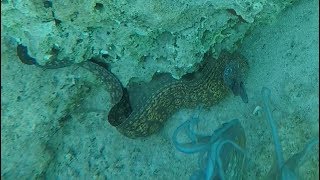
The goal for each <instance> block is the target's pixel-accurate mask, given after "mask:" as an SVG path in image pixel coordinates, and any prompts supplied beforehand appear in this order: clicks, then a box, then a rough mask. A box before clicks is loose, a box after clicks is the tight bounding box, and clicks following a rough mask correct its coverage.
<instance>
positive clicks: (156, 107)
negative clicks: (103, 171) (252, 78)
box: [108, 52, 248, 138]
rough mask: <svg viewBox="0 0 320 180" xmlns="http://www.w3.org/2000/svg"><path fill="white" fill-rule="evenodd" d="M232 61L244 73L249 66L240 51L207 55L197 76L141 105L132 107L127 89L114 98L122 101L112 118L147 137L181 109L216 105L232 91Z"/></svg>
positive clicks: (120, 126)
mask: <svg viewBox="0 0 320 180" xmlns="http://www.w3.org/2000/svg"><path fill="white" fill-rule="evenodd" d="M229 63H236V64H238V66H237V67H239V69H238V72H240V73H241V74H243V75H244V74H245V72H246V71H247V69H248V64H247V61H246V60H245V59H244V57H243V56H241V55H240V54H229V53H226V52H225V53H222V55H221V56H220V58H219V59H213V58H210V57H207V58H205V63H204V65H203V67H202V68H201V69H200V70H199V71H198V72H197V74H198V75H197V76H196V77H194V78H192V79H188V80H186V79H181V80H179V81H176V82H173V83H170V84H167V85H164V86H163V87H162V88H159V89H158V90H157V91H155V92H154V93H152V95H151V96H150V97H146V98H145V99H144V100H142V101H141V102H144V103H143V104H140V105H139V106H138V107H131V104H130V101H129V95H128V93H127V92H126V93H123V94H122V97H121V98H120V97H117V98H112V99H120V100H119V102H118V103H116V104H115V105H114V106H113V107H112V108H111V110H110V112H109V115H108V121H109V122H110V124H112V125H113V126H115V127H116V128H117V129H118V131H119V132H120V133H122V134H123V135H125V136H127V137H129V138H136V137H145V136H149V135H151V134H153V133H155V132H157V131H159V130H160V129H161V128H162V127H163V125H164V123H165V122H166V121H167V120H168V119H169V118H170V117H171V116H172V115H173V113H175V112H176V111H177V110H179V109H181V108H194V107H196V106H197V105H199V104H202V105H203V106H204V107H210V106H213V105H215V104H216V103H218V102H220V101H221V100H222V99H223V98H224V97H226V95H227V94H228V86H226V85H225V83H224V79H223V73H224V71H225V68H226V67H228V64H229ZM114 78H115V77H114ZM123 89H124V88H123ZM123 92H124V91H123ZM119 95H120V94H119Z"/></svg>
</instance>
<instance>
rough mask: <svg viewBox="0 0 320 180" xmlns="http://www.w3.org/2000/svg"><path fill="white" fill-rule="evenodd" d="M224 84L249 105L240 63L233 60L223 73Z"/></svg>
mask: <svg viewBox="0 0 320 180" xmlns="http://www.w3.org/2000/svg"><path fill="white" fill-rule="evenodd" d="M223 82H224V84H225V85H226V86H227V87H228V88H229V89H230V90H231V91H232V93H233V94H234V95H235V96H240V97H241V99H242V101H243V102H244V103H248V96H247V93H246V90H245V86H244V82H243V73H242V72H241V67H240V64H239V62H238V61H234V60H231V61H230V62H229V63H228V64H227V65H226V67H225V69H224V72H223Z"/></svg>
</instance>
